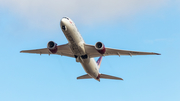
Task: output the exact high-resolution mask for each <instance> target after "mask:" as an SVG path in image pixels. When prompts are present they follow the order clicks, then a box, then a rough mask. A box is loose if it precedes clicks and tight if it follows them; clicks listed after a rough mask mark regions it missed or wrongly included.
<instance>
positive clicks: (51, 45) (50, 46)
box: [47, 41, 58, 54]
mask: <svg viewBox="0 0 180 101" xmlns="http://www.w3.org/2000/svg"><path fill="white" fill-rule="evenodd" d="M47 48H48V49H49V51H50V52H51V53H53V54H55V53H56V52H57V50H58V49H57V44H56V43H55V42H53V41H49V42H48V44H47Z"/></svg>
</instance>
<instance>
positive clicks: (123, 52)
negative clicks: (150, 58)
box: [85, 44, 161, 57]
mask: <svg viewBox="0 0 180 101" xmlns="http://www.w3.org/2000/svg"><path fill="white" fill-rule="evenodd" d="M85 49H86V52H87V54H88V55H89V56H90V57H99V56H108V55H119V56H121V55H129V56H133V55H161V54H159V53H153V52H139V51H129V50H120V49H112V48H106V52H105V54H103V55H102V54H100V53H99V52H98V51H97V50H96V49H95V47H94V45H87V44H85Z"/></svg>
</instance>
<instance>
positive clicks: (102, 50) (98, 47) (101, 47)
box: [95, 42, 106, 54]
mask: <svg viewBox="0 0 180 101" xmlns="http://www.w3.org/2000/svg"><path fill="white" fill-rule="evenodd" d="M95 48H96V50H97V51H98V52H99V53H101V54H104V53H105V52H106V48H105V46H104V44H103V43H102V42H97V43H96V44H95Z"/></svg>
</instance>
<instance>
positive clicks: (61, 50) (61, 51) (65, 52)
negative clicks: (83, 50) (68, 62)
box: [20, 44, 74, 57]
mask: <svg viewBox="0 0 180 101" xmlns="http://www.w3.org/2000/svg"><path fill="white" fill-rule="evenodd" d="M20 52H21V53H35V54H40V55H41V54H49V55H50V54H53V53H51V51H49V49H48V48H42V49H34V50H22V51H20ZM55 54H57V55H62V56H69V57H74V54H73V53H72V52H71V50H70V48H69V45H68V44H64V45H59V46H57V52H56V53H55Z"/></svg>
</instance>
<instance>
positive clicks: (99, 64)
mask: <svg viewBox="0 0 180 101" xmlns="http://www.w3.org/2000/svg"><path fill="white" fill-rule="evenodd" d="M101 61H102V56H101V57H99V59H98V60H97V61H96V63H97V65H98V69H99V68H100V66H101Z"/></svg>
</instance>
